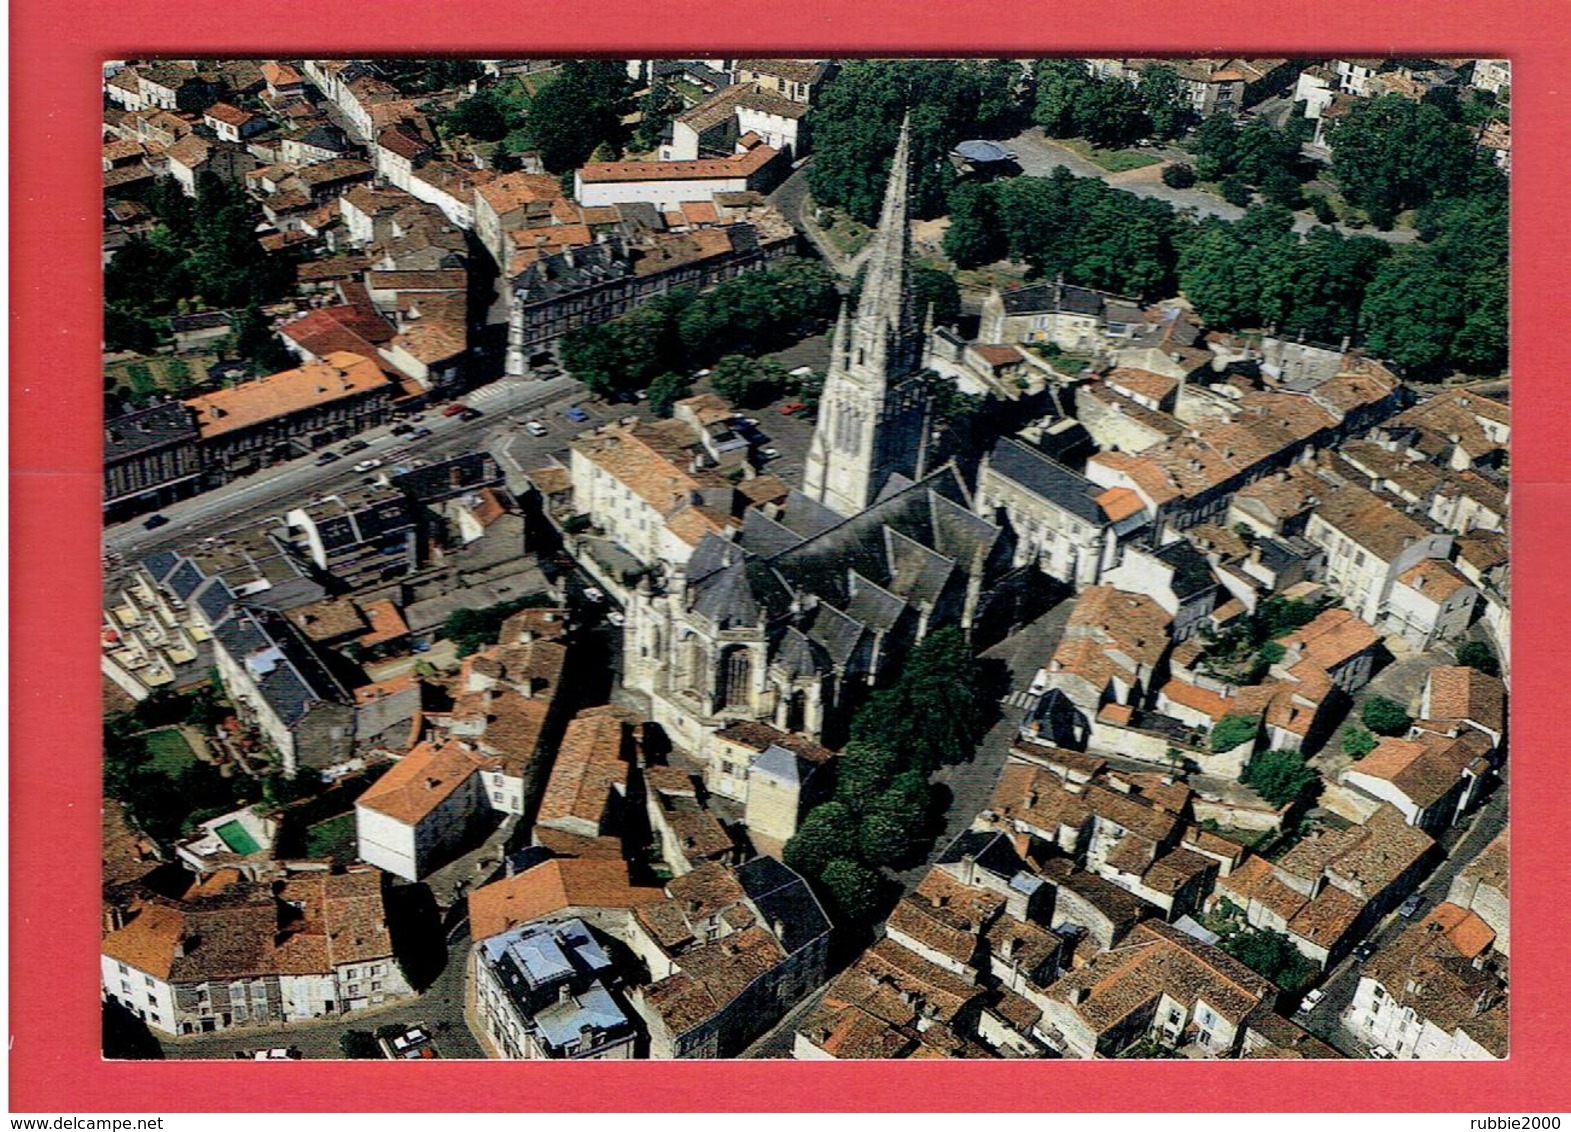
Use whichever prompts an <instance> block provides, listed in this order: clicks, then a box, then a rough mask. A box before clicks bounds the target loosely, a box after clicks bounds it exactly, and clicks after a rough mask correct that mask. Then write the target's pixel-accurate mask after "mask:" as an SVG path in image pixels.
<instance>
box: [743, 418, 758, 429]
mask: <svg viewBox="0 0 1571 1132" xmlns="http://www.w3.org/2000/svg"><path fill="white" fill-rule="evenodd" d="M741 423H742V424H744V425H746V426H747V427H748V428H757V427H758V424H759V421H758V418H757V417H743V418H742V419H741Z"/></svg>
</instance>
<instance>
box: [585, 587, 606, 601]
mask: <svg viewBox="0 0 1571 1132" xmlns="http://www.w3.org/2000/svg"><path fill="white" fill-rule="evenodd" d="M584 600H585V601H592V602H594V603H595V604H596V605H599V604H600V603H601V602H602V601H604V600H605V594H604V593H602V592H601V591H600V590H599V589H598V588H597V587H595V586H585V587H584Z"/></svg>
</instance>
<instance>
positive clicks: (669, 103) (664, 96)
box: [633, 79, 682, 150]
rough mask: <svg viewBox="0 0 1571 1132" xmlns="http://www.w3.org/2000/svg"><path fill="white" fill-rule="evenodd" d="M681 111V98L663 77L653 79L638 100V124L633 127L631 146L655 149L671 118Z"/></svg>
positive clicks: (663, 135) (664, 134)
mask: <svg viewBox="0 0 1571 1132" xmlns="http://www.w3.org/2000/svg"><path fill="white" fill-rule="evenodd" d="M681 111H682V98H681V96H680V95H678V94H677V93H676V91H674V90H672V89H671V84H670V83H668V82H666V81H665V80H664V79H655V80H654V81H653V82H651V83H650V84H649V89H648V90H647V91H645V92H644V96H643V97H642V98H640V99H639V100H638V115H639V117H638V125H636V126H635V127H633V147H634V148H635V149H640V150H651V149H657V148H658V147H659V145H660V143H661V142H663V141H664V140H665V136H666V131H667V130H668V129H669V128H670V125H671V119H672V118H674V117H676V116H677V114H679V113H681Z"/></svg>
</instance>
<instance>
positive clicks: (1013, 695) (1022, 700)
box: [1003, 691, 1042, 711]
mask: <svg viewBox="0 0 1571 1132" xmlns="http://www.w3.org/2000/svg"><path fill="white" fill-rule="evenodd" d="M1041 698H1042V697H1041V696H1034V695H1032V694H1031V693H1030V692H1025V691H1020V692H1010V693H1009V695H1007V696H1005V697H1004V700H1003V702H1004V703H1006V704H1008V705H1009V706H1010V707H1012V708H1023V709H1024V710H1026V711H1032V710H1034V709H1035V707H1036V704H1037V701H1038V700H1040V699H1041Z"/></svg>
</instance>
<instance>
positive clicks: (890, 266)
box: [852, 111, 921, 377]
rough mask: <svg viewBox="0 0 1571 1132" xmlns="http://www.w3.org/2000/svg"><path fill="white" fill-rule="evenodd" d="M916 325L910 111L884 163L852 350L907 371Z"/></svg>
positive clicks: (889, 370)
mask: <svg viewBox="0 0 1571 1132" xmlns="http://www.w3.org/2000/svg"><path fill="white" fill-rule="evenodd" d="M920 333H921V326H920V324H919V323H918V321H917V313H916V304H915V303H914V302H913V301H912V295H911V114H910V112H909V111H907V113H906V116H905V118H904V119H903V120H902V121H901V123H900V137H899V139H898V140H897V141H896V142H895V154H894V157H893V159H892V160H891V161H890V165H889V181H888V183H887V184H886V185H885V187H884V205H883V209H882V210H881V211H880V213H879V218H878V231H877V233H875V234H874V236H873V247H872V251H871V252H870V253H869V255H868V259H867V272H866V275H865V276H864V282H863V284H862V295H861V299H860V301H859V302H858V303H857V308H856V323H855V326H854V327H853V330H852V338H853V342H852V348H853V350H854V351H860V352H859V353H857V354H856V357H857V358H859V359H860V360H862V361H864V362H865V363H866V364H868V365H870V366H872V367H874V368H877V369H879V370H882V371H884V372H885V373H886V374H887V375H888V376H890V377H900V376H904V375H905V374H907V373H910V372H911V371H912V370H913V369H914V368H915V366H916V364H917V361H918V359H919V357H920V350H919V349H918V348H916V338H917V335H919V334H920Z"/></svg>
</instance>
